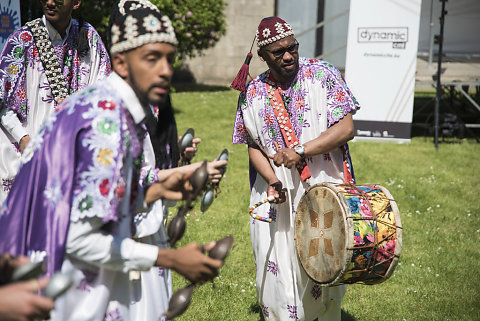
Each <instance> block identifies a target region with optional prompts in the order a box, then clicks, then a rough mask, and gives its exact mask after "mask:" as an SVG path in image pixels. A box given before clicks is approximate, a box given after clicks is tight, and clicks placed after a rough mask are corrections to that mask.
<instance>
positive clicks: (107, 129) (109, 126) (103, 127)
mask: <svg viewBox="0 0 480 321" xmlns="http://www.w3.org/2000/svg"><path fill="white" fill-rule="evenodd" d="M98 131H99V132H101V133H103V134H107V135H111V134H113V133H114V132H116V131H117V124H115V123H114V122H113V121H111V120H109V119H105V120H103V121H100V122H99V123H98Z"/></svg>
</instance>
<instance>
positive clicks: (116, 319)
mask: <svg viewBox="0 0 480 321" xmlns="http://www.w3.org/2000/svg"><path fill="white" fill-rule="evenodd" d="M105 321H123V319H122V317H121V316H120V311H118V309H115V310H111V311H109V312H108V313H107V315H106V316H105Z"/></svg>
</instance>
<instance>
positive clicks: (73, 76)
mask: <svg viewBox="0 0 480 321" xmlns="http://www.w3.org/2000/svg"><path fill="white" fill-rule="evenodd" d="M42 21H43V23H44V25H45V26H46V28H47V33H48V35H49V37H50V41H51V42H52V46H53V48H54V51H55V54H56V56H57V58H58V60H59V65H60V67H61V70H62V73H63V76H64V77H65V79H66V83H67V90H68V93H69V94H71V93H73V92H75V91H77V90H79V89H82V88H85V87H87V86H88V85H91V84H93V83H95V82H96V81H97V80H100V79H103V78H105V77H106V76H107V75H108V74H109V73H110V59H109V57H108V54H107V51H106V49H105V47H104V45H103V43H102V40H101V38H100V36H99V35H98V34H97V32H96V31H95V29H94V28H93V27H92V26H90V25H88V24H87V28H88V40H89V47H90V51H89V53H87V54H83V55H81V54H80V53H78V51H77V49H76V45H75V43H76V42H77V41H78V34H79V32H78V31H79V26H78V22H77V21H76V20H74V19H72V20H71V21H70V24H69V26H68V27H67V30H66V35H65V37H64V38H63V39H62V37H61V36H60V34H59V33H58V32H57V31H56V30H55V28H54V27H53V26H52V25H51V24H50V23H49V22H48V21H47V20H46V19H45V16H44V17H43V18H42ZM0 88H1V89H0V100H3V103H4V105H5V106H0V112H1V114H0V118H1V126H0V180H1V184H2V185H1V186H0V202H3V201H4V200H5V198H6V197H7V194H8V192H9V190H10V188H11V185H12V183H13V180H14V178H15V174H16V172H17V170H18V166H19V162H20V152H19V142H20V139H21V138H22V137H23V136H25V135H30V136H33V135H34V134H35V133H36V132H37V131H38V130H39V129H40V127H41V125H42V123H43V122H44V121H45V119H46V118H47V116H48V115H50V114H51V113H52V112H53V111H54V110H55V108H56V107H57V106H56V102H55V101H54V99H53V96H52V93H51V90H50V86H49V83H48V80H47V76H46V74H45V71H44V67H43V65H42V62H41V60H40V57H39V54H38V49H37V47H36V45H35V41H34V38H33V35H32V33H31V31H30V29H29V28H28V27H26V26H24V27H22V28H20V29H18V30H17V31H15V32H14V33H12V34H11V35H10V36H9V38H8V39H7V42H6V44H5V46H4V48H3V51H2V53H1V55H0Z"/></svg>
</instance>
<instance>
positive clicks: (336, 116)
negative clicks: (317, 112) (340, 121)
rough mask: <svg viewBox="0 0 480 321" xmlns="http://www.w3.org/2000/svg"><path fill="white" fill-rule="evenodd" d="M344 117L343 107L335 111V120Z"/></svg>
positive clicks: (333, 114)
mask: <svg viewBox="0 0 480 321" xmlns="http://www.w3.org/2000/svg"><path fill="white" fill-rule="evenodd" d="M342 115H343V109H342V108H341V107H337V108H335V109H334V110H333V112H332V116H333V117H335V118H340V117H341V116H342Z"/></svg>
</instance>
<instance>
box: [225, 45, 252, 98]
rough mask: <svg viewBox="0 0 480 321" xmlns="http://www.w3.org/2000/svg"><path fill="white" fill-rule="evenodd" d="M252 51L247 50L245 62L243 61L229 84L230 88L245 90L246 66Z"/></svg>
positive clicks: (248, 63) (247, 66) (250, 58)
mask: <svg viewBox="0 0 480 321" xmlns="http://www.w3.org/2000/svg"><path fill="white" fill-rule="evenodd" d="M252 57H253V55H252V53H251V52H249V53H248V54H247V57H246V58H245V62H244V63H243V65H242V67H241V68H240V70H239V71H238V74H237V76H236V77H235V79H234V80H233V82H232V84H231V85H230V87H231V88H233V89H236V90H239V91H244V90H245V83H246V82H247V77H248V68H249V65H250V61H251V60H252Z"/></svg>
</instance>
